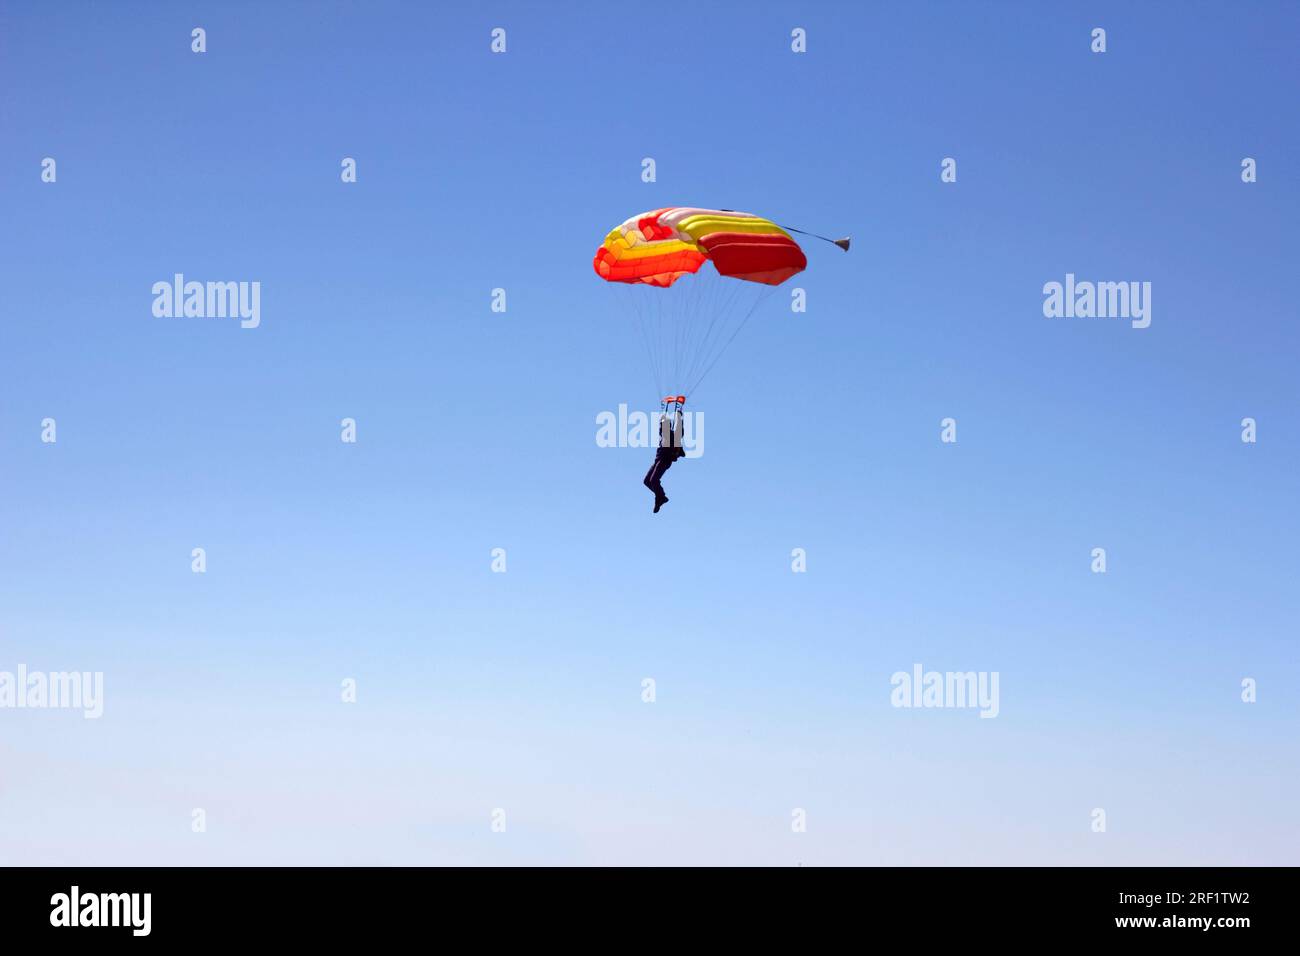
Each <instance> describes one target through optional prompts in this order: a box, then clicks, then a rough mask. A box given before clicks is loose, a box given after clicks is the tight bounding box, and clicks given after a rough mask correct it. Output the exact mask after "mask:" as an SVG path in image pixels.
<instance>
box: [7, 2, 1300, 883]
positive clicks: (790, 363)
mask: <svg viewBox="0 0 1300 956" xmlns="http://www.w3.org/2000/svg"><path fill="white" fill-rule="evenodd" d="M449 6H450V5H447V4H437V5H434V4H386V3H364V4H361V3H356V4H342V3H335V4H318V3H311V4H307V3H302V4H288V3H276V4H262V3H220V4H218V3H194V4H190V3H169V4H133V5H129V6H127V7H125V8H122V7H119V6H117V5H104V4H99V5H91V4H85V3H67V4H57V5H56V4H36V3H29V2H9V3H7V4H5V5H4V7H3V8H0V223H3V229H0V278H3V282H4V289H5V296H4V306H3V317H2V322H0V671H3V670H8V671H12V670H14V669H15V668H16V667H17V666H18V665H19V664H26V665H27V667H28V668H30V669H40V670H51V671H53V670H89V671H94V670H101V671H103V672H104V674H105V683H106V696H107V700H106V702H105V713H104V716H103V717H102V718H101V719H100V720H98V721H86V720H83V719H82V717H81V716H80V714H78V713H74V712H66V711H45V712H41V711H14V710H0V765H2V766H3V767H4V773H3V777H2V778H0V862H5V863H101V864H107V863H181V864H186V863H194V864H204V863H236V862H252V863H543V862H547V863H632V864H635V863H722V862H730V863H770V864H778V865H794V864H798V863H802V864H803V865H817V864H828V863H862V864H871V863H909V864H910V863H1081V864H1094V863H1095V864H1102V863H1117V864H1128V863H1143V864H1161V863H1173V864H1192V863H1225V864H1226V863H1242V864H1249V863H1278V864H1281V863H1289V864H1295V863H1297V862H1300V849H1298V848H1300V826H1298V825H1297V823H1296V820H1295V813H1294V810H1295V806H1296V803H1297V799H1298V798H1300V793H1298V792H1297V791H1298V790H1300V786H1298V784H1300V777H1298V770H1297V751H1296V740H1297V733H1298V732H1300V719H1297V717H1298V715H1297V701H1296V687H1297V686H1300V665H1297V654H1296V650H1295V641H1296V622H1297V613H1298V612H1300V598H1298V597H1297V595H1298V594H1300V588H1297V587H1296V584H1295V581H1296V570H1297V559H1296V545H1295V541H1296V534H1297V530H1298V527H1297V525H1298V524H1300V522H1298V521H1297V516H1296V500H1295V499H1296V476H1297V465H1298V464H1300V455H1298V454H1297V447H1298V446H1300V431H1298V429H1297V426H1296V408H1297V398H1300V394H1298V393H1300V388H1298V387H1297V383H1296V375H1295V353H1296V345H1297V340H1298V336H1297V334H1296V323H1297V304H1296V303H1297V299H1296V294H1295V288H1294V286H1295V277H1296V265H1295V263H1296V258H1297V237H1296V223H1297V221H1300V202H1297V190H1298V188H1300V187H1297V183H1296V179H1295V175H1294V166H1295V159H1296V156H1297V155H1298V154H1300V153H1298V150H1300V133H1298V132H1297V125H1296V123H1295V94H1296V79H1297V75H1296V71H1295V63H1294V43H1295V37H1296V36H1297V35H1300V12H1297V8H1296V7H1295V6H1294V5H1292V4H1283V3H1258V4H1250V5H1248V6H1247V7H1245V8H1243V7H1241V6H1240V5H1235V4H1227V3H1223V4H1184V3H1144V4H1140V5H1135V4H1126V3H1124V4H1120V3H1117V4H1087V5H1081V4H1041V3H1024V4H1011V3H999V4H958V3H936V4H920V3H918V4H903V3H896V4H871V5H868V4H848V3H844V4H832V3H817V4H812V3H804V4H793V3H771V4H755V3H744V4H741V3H707V4H706V3H689V4H687V3H682V4H673V3H657V4H655V5H653V7H652V8H646V7H644V6H642V5H632V4H597V3H591V4H581V5H580V4H563V5H560V4H546V5H540V4H532V3H528V4H523V3H521V4H487V3H484V4H474V5H472V6H471V5H469V4H465V5H462V6H463V7H464V8H465V9H462V10H460V11H454V10H452V9H449ZM195 26H202V27H204V28H206V30H207V40H208V52H207V53H206V54H203V55H196V54H193V53H191V52H190V38H189V35H190V30H191V29H192V28H193V27H195ZM1095 26H1102V27H1105V28H1106V30H1107V31H1108V46H1109V50H1108V52H1107V53H1105V54H1104V55H1095V54H1093V53H1091V52H1090V51H1089V42H1090V41H1089V33H1090V30H1091V29H1092V28H1093V27H1095ZM494 27H503V28H505V29H506V30H507V42H508V52H507V53H506V54H505V55H492V54H491V53H490V52H489V31H490V30H491V29H492V28H494ZM794 27H803V28H805V29H806V30H807V31H808V52H807V53H806V54H803V55H796V54H793V53H792V52H791V51H790V31H791V29H792V28H794ZM47 156H49V157H53V158H55V159H56V160H57V163H58V182H57V183H56V184H53V185H50V184H45V183H42V182H41V181H40V163H41V160H42V159H43V158H44V157H47ZM345 156H351V157H354V158H356V160H357V162H358V176H359V181H358V182H357V183H356V184H355V185H344V184H342V183H341V182H340V181H339V163H340V160H341V159H342V158H343V157H345ZM646 156H650V157H654V158H655V159H656V161H657V164H658V181H657V182H656V183H654V184H645V183H642V182H641V180H640V163H641V160H642V158H643V157H646ZM948 156H951V157H954V158H956V160H957V162H958V182H957V183H955V184H948V185H945V184H941V183H940V181H939V163H940V161H941V160H942V159H943V158H944V157H948ZM1246 156H1250V157H1254V158H1255V159H1257V161H1258V164H1259V181H1258V182H1257V183H1254V184H1250V185H1246V184H1243V183H1242V182H1241V180H1240V162H1241V160H1242V158H1243V157H1246ZM674 204H689V205H708V206H718V207H726V208H736V209H746V210H752V211H755V212H759V213H763V214H765V215H768V216H770V217H772V218H773V219H776V220H777V221H780V222H788V223H793V224H795V225H803V226H805V227H807V228H812V229H816V230H819V231H824V232H828V233H832V234H835V235H839V234H844V233H852V234H853V235H854V237H855V238H854V247H853V250H852V252H851V253H849V254H848V255H842V254H841V253H839V252H838V251H837V250H835V249H833V248H831V247H829V246H825V245H822V244H817V247H815V248H814V247H812V246H810V247H809V248H808V253H809V260H810V263H809V268H808V270H807V272H806V273H805V274H804V275H803V276H801V277H800V278H799V279H798V280H797V282H798V284H800V285H801V286H803V287H804V288H806V289H807V290H808V311H807V313H805V314H792V313H790V312H789V310H788V307H787V306H786V304H785V300H784V298H783V297H784V292H781V293H778V294H777V295H776V296H775V297H774V299H773V301H772V303H770V305H769V307H767V308H766V309H765V310H764V311H763V312H761V313H760V314H759V315H758V316H756V317H755V319H754V320H753V321H752V322H751V323H750V325H749V327H748V328H747V329H746V332H745V334H744V335H743V336H742V337H741V338H740V339H738V340H737V342H736V344H735V345H734V346H733V348H732V349H731V351H730V352H729V353H728V354H727V356H726V358H725V359H724V360H723V363H722V364H720V365H719V366H718V368H717V369H716V370H715V371H714V372H713V373H712V375H711V376H710V379H709V381H708V383H707V385H706V386H705V388H704V389H703V390H701V392H700V393H699V394H698V396H697V398H698V402H697V403H696V406H695V407H696V408H697V409H698V410H701V411H703V412H704V413H705V417H706V421H707V449H706V454H705V455H704V457H703V458H701V459H699V460H698V461H687V462H684V463H681V464H680V465H678V466H677V467H675V468H674V469H673V471H672V472H671V473H670V474H669V476H668V479H667V485H668V488H669V493H670V494H671V495H672V498H673V500H672V503H671V504H670V505H669V506H668V507H667V508H666V509H665V511H664V512H663V513H662V514H660V515H657V516H652V515H651V514H650V496H649V495H648V493H647V492H646V490H645V489H644V488H643V487H642V486H641V484H640V478H641V475H642V473H643V472H644V470H645V467H646V466H647V464H648V460H647V459H648V457H649V456H648V454H647V453H646V451H645V450H643V449H604V448H598V447H597V446H596V443H595V432H596V428H595V418H596V415H597V414H599V413H600V412H601V411H604V410H608V409H614V408H616V407H617V406H618V404H619V403H620V402H627V403H629V404H630V405H632V406H633V407H634V408H636V407H645V406H646V405H647V404H648V403H649V402H650V401H652V400H653V399H654V397H655V396H653V395H652V394H650V393H649V392H648V385H647V384H646V383H647V382H648V381H649V375H648V374H647V370H646V368H645V364H644V356H643V355H642V352H641V348H640V345H639V343H638V342H637V341H636V339H635V337H634V334H633V332H632V329H631V327H630V326H629V325H628V323H627V322H626V318H625V317H624V316H621V315H620V314H619V313H618V311H617V306H618V301H619V300H618V298H617V297H616V296H611V294H610V292H611V290H610V289H609V288H607V287H605V286H604V284H603V283H601V282H600V281H599V280H598V279H597V278H596V276H595V275H594V273H593V272H592V269H591V256H592V253H593V252H594V250H595V248H596V246H597V244H598V243H599V242H600V240H601V239H602V238H603V236H604V234H605V232H606V231H607V230H608V229H609V228H610V227H612V226H613V225H614V224H616V223H617V222H619V221H620V220H622V219H623V218H625V217H627V216H629V215H631V214H633V213H635V212H638V211H640V210H643V209H649V208H654V207H657V206H662V205H674ZM176 272H183V273H184V274H185V275H186V276H187V277H190V278H195V279H200V280H208V279H213V280H226V279H233V280H239V279H243V280H258V281H260V282H261V283H262V302H261V308H262V324H261V327H260V328H258V329H256V330H241V329H240V328H238V326H237V325H236V324H235V323H234V322H232V321H228V320H227V321H222V320H199V319H188V320H187V319H158V318H154V317H153V316H152V314H151V305H152V295H151V293H150V288H151V286H152V284H153V283H154V282H156V281H159V280H166V279H168V278H170V277H171V276H172V274H173V273H176ZM1067 272H1073V273H1075V274H1077V275H1078V276H1079V277H1080V278H1091V279H1097V280H1130V279H1131V280H1139V281H1150V282H1151V283H1152V285H1153V319H1152V324H1151V327H1150V328H1149V329H1146V330H1134V329H1131V328H1130V327H1129V326H1128V324H1127V323H1125V322H1117V321H1104V320H1083V319H1059V320H1049V319H1046V318H1044V317H1043V314H1042V298H1043V296H1042V292H1041V290H1042V286H1043V284H1044V283H1045V282H1049V281H1061V280H1062V279H1063V278H1064V276H1065V274H1066V273H1067ZM494 287H504V288H505V289H506V290H507V294H508V312H507V313H506V314H504V315H502V314H494V313H492V312H491V311H490V309H489V305H490V298H489V297H490V291H491V290H492V289H493V288H494ZM949 416H951V417H953V418H955V419H956V420H957V422H958V442H957V444H955V445H945V444H942V443H940V441H939V422H940V420H941V419H942V418H944V417H949ZM1246 416H1250V417H1253V418H1255V419H1257V421H1258V423H1259V441H1258V442H1257V443H1256V444H1253V445H1248V444H1243V443H1242V442H1241V441H1240V438H1239V433H1240V424H1239V423H1240V421H1241V419H1242V418H1243V417H1246ZM46 417H53V418H55V419H56V420H57V422H58V442H57V444H55V445H48V444H43V443H42V442H41V441H40V423H41V420H42V419H44V418H46ZM344 417H352V418H355V419H356V420H357V422H358V429H359V441H358V442H357V444H355V445H346V444H343V443H341V442H340V441H339V439H338V431H339V420H340V419H342V418H344ZM195 547H203V548H205V549H206V551H207V555H208V571H207V573H206V574H203V575H196V574H193V573H191V571H190V551H191V549H192V548H195ZM498 547H500V548H505V549H507V554H508V568H509V570H508V571H507V573H505V574H493V573H491V571H490V566H489V562H490V552H491V550H492V549H493V548H498ZM796 547H799V548H804V549H806V551H807V554H808V571H807V573H805V574H794V573H792V572H791V570H790V553H791V550H792V549H793V548H796ZM1095 547H1104V548H1106V550H1107V554H1108V565H1109V570H1108V572H1107V573H1106V574H1105V575H1096V574H1092V573H1091V572H1090V570H1089V563H1090V551H1091V550H1092V549H1093V548H1095ZM914 663H921V664H923V665H924V666H925V667H926V668H928V669H935V670H941V671H946V670H958V671H967V670H974V671H997V672H999V673H1000V675H1001V682H1000V691H1001V713H1000V715H999V716H998V718H997V719H994V720H981V719H979V718H978V717H977V716H976V714H975V713H974V712H972V711H969V710H965V711H963V710H912V711H909V710H900V709H895V708H892V707H891V706H890V703H889V693H890V685H889V678H890V675H891V674H892V673H894V672H895V671H898V670H910V668H911V667H912V665H913V664H914ZM345 677H352V678H355V679H357V681H358V682H359V688H360V689H359V695H360V700H359V703H357V704H356V705H355V706H344V705H342V704H340V703H339V702H338V685H339V682H340V681H341V680H342V679H344V678H345ZM645 677H652V678H654V679H655V680H656V681H657V686H658V700H657V702H656V703H654V704H653V705H648V704H644V703H642V702H641V699H640V686H641V685H640V682H641V680H642V679H643V678H645ZM1246 677H1250V678H1254V679H1255V680H1257V681H1258V686H1259V701H1258V703H1255V704H1253V705H1247V704H1243V703H1242V702H1240V700H1239V694H1240V682H1241V680H1242V679H1243V678H1246ZM195 807H202V808H204V809H205V810H206V811H207V814H208V832H207V833H206V834H203V835H196V834H193V833H191V832H190V827H189V821H190V811H191V809H192V808H195ZM495 807H502V808H505V810H506V812H507V821H508V823H507V827H508V828H507V832H506V833H505V834H493V833H491V832H490V830H489V822H490V818H489V814H490V812H491V810H492V809H493V808H495ZM796 807H799V808H804V809H806V810H807V813H808V832H807V833H806V834H801V835H796V834H793V833H791V828H790V814H791V810H792V809H793V808H796ZM1094 807H1101V808H1104V809H1105V810H1106V812H1107V816H1108V832H1107V833H1105V834H1094V833H1092V832H1090V829H1089V823H1090V818H1089V814H1090V812H1091V811H1092V809H1093V808H1094Z"/></svg>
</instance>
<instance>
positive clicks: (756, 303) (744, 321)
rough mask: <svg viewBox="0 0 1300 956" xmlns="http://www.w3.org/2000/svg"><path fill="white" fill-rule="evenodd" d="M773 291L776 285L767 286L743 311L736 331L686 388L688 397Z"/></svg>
mask: <svg viewBox="0 0 1300 956" xmlns="http://www.w3.org/2000/svg"><path fill="white" fill-rule="evenodd" d="M775 291H776V286H769V287H768V291H767V292H766V293H765V294H763V295H760V296H759V297H758V298H756V299H755V300H754V304H753V305H751V306H750V307H749V311H748V312H746V313H745V317H744V318H743V319H741V320H740V325H738V326H736V331H734V332H732V333H731V338H729V339H727V343H726V345H724V346H722V349H721V350H720V351H719V352H718V354H717V356H716V357H715V358H714V359H713V361H712V362H710V363H709V365H708V367H707V368H705V370H704V371H703V372H701V373H700V377H699V378H698V379H696V380H695V382H694V383H693V384H692V385H691V387H690V388H688V389H687V390H686V392H685V394H686V396H687V397H688V398H689V397H690V396H691V394H692V393H694V391H695V390H696V389H697V388H699V387H700V384H701V383H702V382H703V381H704V379H705V378H707V377H708V374H709V373H710V372H711V371H713V366H715V365H717V364H718V359H720V358H722V356H723V354H725V353H726V351H727V349H729V348H730V347H731V343H732V342H734V341H736V336H737V335H739V334H740V331H741V329H743V328H744V327H745V326H746V325H747V324H748V322H749V317H750V316H752V315H753V314H754V313H755V312H757V311H758V307H759V306H760V305H762V304H763V303H764V302H766V301H767V300H768V298H770V297H771V295H772V293H773V292H775Z"/></svg>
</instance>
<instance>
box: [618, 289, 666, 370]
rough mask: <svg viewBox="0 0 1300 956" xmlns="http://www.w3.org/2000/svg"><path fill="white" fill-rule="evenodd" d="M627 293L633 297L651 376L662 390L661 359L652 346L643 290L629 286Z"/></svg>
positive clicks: (634, 309)
mask: <svg viewBox="0 0 1300 956" xmlns="http://www.w3.org/2000/svg"><path fill="white" fill-rule="evenodd" d="M626 292H627V295H628V296H629V297H630V298H631V299H632V311H633V313H634V314H635V315H636V327H637V332H638V333H639V334H640V336H641V344H642V345H644V346H645V353H646V358H647V359H648V360H649V363H650V377H651V378H652V379H653V380H654V381H653V384H654V387H655V391H656V392H657V391H659V390H660V381H661V379H660V375H659V361H658V360H657V359H656V358H655V354H654V349H653V348H651V346H650V330H649V328H648V327H647V326H648V324H649V323H648V316H647V315H646V310H645V308H643V305H644V303H643V302H642V301H641V297H642V290H640V289H634V288H628V289H627V290H626Z"/></svg>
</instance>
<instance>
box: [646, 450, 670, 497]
mask: <svg viewBox="0 0 1300 956" xmlns="http://www.w3.org/2000/svg"><path fill="white" fill-rule="evenodd" d="M672 466H673V460H672V459H671V458H656V459H655V461H654V464H653V465H651V466H650V470H649V471H647V472H646V473H645V478H644V479H642V483H643V484H644V485H645V486H646V487H647V488H649V489H650V490H651V491H653V492H654V493H655V497H656V498H667V497H668V496H667V495H665V494H664V486H663V485H661V484H660V483H659V479H660V478H662V477H663V476H664V472H665V471H667V470H668V469H669V468H671V467H672Z"/></svg>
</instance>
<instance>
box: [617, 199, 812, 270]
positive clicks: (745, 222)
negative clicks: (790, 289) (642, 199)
mask: <svg viewBox="0 0 1300 956" xmlns="http://www.w3.org/2000/svg"><path fill="white" fill-rule="evenodd" d="M705 260H708V261H710V262H712V263H713V267H714V268H715V269H717V270H718V273H719V274H720V275H724V276H732V277H734V278H737V279H745V280H747V281H749V282H762V283H764V284H765V285H780V284H781V283H782V282H784V281H785V280H786V279H788V278H790V277H791V276H792V275H794V274H795V273H798V272H802V271H803V270H804V269H805V268H806V267H807V265H808V260H807V259H805V258H804V254H803V250H802V249H800V248H799V244H798V243H797V242H795V241H794V240H793V239H791V238H790V236H789V234H788V233H787V232H786V231H785V230H784V229H782V228H781V227H780V226H778V225H777V224H776V223H774V222H772V221H771V220H769V219H764V218H762V217H761V216H754V215H750V214H749V213H747V212H733V211H731V210H728V209H692V208H690V207H686V206H671V207H668V208H666V209H655V210H653V211H652V212H643V213H641V215H639V216H633V217H632V218H631V219H628V220H627V221H626V222H624V223H623V224H622V225H620V226H617V227H615V228H614V229H613V230H611V231H610V233H609V235H608V236H606V237H605V243H604V245H602V246H601V247H600V248H599V249H597V250H596V258H595V260H594V261H593V262H592V265H594V266H595V267H596V272H597V274H598V275H599V276H600V277H601V278H602V279H605V280H607V281H609V282H630V283H638V282H640V283H645V284H646V285H655V286H661V287H665V288H666V287H667V286H670V285H672V284H673V283H674V282H676V281H677V280H678V279H680V278H681V277H682V276H684V275H686V274H687V273H693V272H696V271H698V270H699V268H700V266H702V265H704V262H705Z"/></svg>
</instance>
